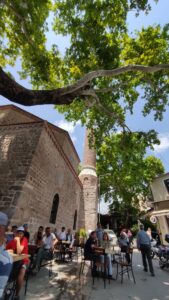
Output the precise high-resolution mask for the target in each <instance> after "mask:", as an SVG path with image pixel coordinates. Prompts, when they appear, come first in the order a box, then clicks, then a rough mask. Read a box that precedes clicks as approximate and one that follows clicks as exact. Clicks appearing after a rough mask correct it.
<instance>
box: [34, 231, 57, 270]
mask: <svg viewBox="0 0 169 300" xmlns="http://www.w3.org/2000/svg"><path fill="white" fill-rule="evenodd" d="M56 243H57V239H56V237H55V235H54V234H53V233H51V231H50V227H46V229H45V235H44V237H43V246H42V247H41V248H40V249H39V251H38V253H37V257H36V271H39V270H40V266H41V262H42V260H43V259H46V260H48V259H52V257H53V250H54V245H55V244H56Z"/></svg>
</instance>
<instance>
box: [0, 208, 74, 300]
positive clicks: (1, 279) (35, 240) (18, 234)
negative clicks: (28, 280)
mask: <svg viewBox="0 0 169 300" xmlns="http://www.w3.org/2000/svg"><path fill="white" fill-rule="evenodd" d="M8 223H9V221H8V217H7V215H6V214H4V213H3V212H0V299H1V297H2V295H3V292H4V288H5V286H6V283H7V281H8V278H9V276H10V273H11V270H12V268H13V260H12V254H18V255H20V254H25V257H24V258H23V259H22V261H21V262H20V265H19V269H18V274H17V278H16V280H17V285H16V295H15V300H17V299H19V294H20V291H21V288H22V286H23V282H24V277H25V273H26V270H27V269H28V266H29V265H30V259H29V247H30V246H32V245H33V246H34V247H35V249H36V251H35V252H36V255H35V257H36V259H35V261H34V266H33V267H34V269H35V272H38V271H39V269H40V266H41V262H42V261H43V259H51V258H53V252H54V247H55V245H56V244H57V243H58V242H60V241H67V242H68V246H69V248H70V249H71V248H72V247H73V244H74V241H75V239H74V236H73V234H72V233H71V230H70V229H67V231H66V228H65V227H62V228H61V231H60V232H58V233H57V232H56V230H55V233H53V232H51V228H50V227H46V228H45V229H44V227H43V226H39V228H38V230H37V232H35V234H34V235H33V237H32V239H31V238H30V233H29V227H28V224H23V225H22V226H16V225H12V226H11V228H9V226H8Z"/></svg>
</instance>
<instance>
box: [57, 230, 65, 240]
mask: <svg viewBox="0 0 169 300" xmlns="http://www.w3.org/2000/svg"><path fill="white" fill-rule="evenodd" d="M57 237H58V239H59V240H60V241H66V230H65V227H62V229H61V231H60V232H59V233H58V236H57Z"/></svg>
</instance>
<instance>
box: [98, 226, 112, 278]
mask: <svg viewBox="0 0 169 300" xmlns="http://www.w3.org/2000/svg"><path fill="white" fill-rule="evenodd" d="M100 246H101V247H102V248H104V249H105V250H109V251H110V250H111V245H110V241H109V237H108V234H107V232H104V233H103V239H102V240H101V241H100ZM106 260H107V264H108V278H110V279H113V277H112V275H113V268H112V259H111V254H110V253H108V254H106ZM101 262H104V255H101Z"/></svg>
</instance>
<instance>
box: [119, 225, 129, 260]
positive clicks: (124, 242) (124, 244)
mask: <svg viewBox="0 0 169 300" xmlns="http://www.w3.org/2000/svg"><path fill="white" fill-rule="evenodd" d="M118 244H119V247H120V248H121V252H124V253H126V260H127V262H128V263H130V254H129V248H130V243H129V239H128V237H127V234H126V232H124V231H122V232H121V234H120V237H119V239H118Z"/></svg>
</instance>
